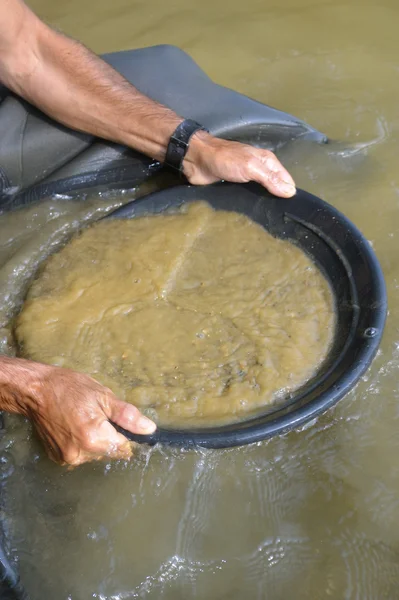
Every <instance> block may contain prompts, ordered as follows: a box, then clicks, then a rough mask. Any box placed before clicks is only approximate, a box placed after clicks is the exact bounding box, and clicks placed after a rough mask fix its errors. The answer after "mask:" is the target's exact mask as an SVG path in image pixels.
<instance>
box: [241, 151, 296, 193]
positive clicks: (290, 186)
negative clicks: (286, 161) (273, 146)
mask: <svg viewBox="0 0 399 600" xmlns="http://www.w3.org/2000/svg"><path fill="white" fill-rule="evenodd" d="M252 169H253V179H254V181H256V182H257V183H260V184H261V185H263V186H264V187H265V188H266V189H268V190H269V192H271V193H272V194H275V195H276V196H280V197H283V198H291V197H292V196H294V195H295V193H296V188H295V183H294V180H293V179H292V177H291V175H290V174H289V173H288V171H287V170H286V169H285V168H284V167H283V165H282V164H281V163H280V161H279V160H278V158H277V157H276V156H275V155H274V154H272V153H271V152H267V153H262V154H261V155H259V156H258V160H257V161H256V162H255V161H254V162H253V163H252Z"/></svg>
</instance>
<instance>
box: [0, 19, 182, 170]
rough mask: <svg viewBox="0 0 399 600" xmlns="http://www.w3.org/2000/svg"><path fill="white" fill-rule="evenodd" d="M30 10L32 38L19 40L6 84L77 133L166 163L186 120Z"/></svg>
mask: <svg viewBox="0 0 399 600" xmlns="http://www.w3.org/2000/svg"><path fill="white" fill-rule="evenodd" d="M26 10H27V11H28V16H27V17H26V18H25V21H26V22H28V23H29V25H30V27H29V33H28V32H26V33H25V32H21V33H20V34H19V35H18V40H17V45H22V46H23V47H22V49H21V50H20V51H19V52H18V53H16V51H15V49H14V51H13V54H12V55H10V56H12V59H10V61H9V63H8V62H7V60H5V61H4V63H3V64H4V66H3V79H5V83H6V85H8V87H10V89H11V90H12V91H14V92H15V93H17V94H18V95H20V96H22V97H23V98H25V99H26V100H28V101H29V102H31V103H32V104H34V105H35V106H37V107H38V108H40V109H41V110H42V111H43V112H45V113H46V114H48V115H49V116H50V117H52V118H54V119H55V120H57V121H59V122H61V123H63V124H64V125H67V126H68V127H71V128H72V129H76V130H80V131H85V132H88V133H91V134H93V135H95V136H98V137H101V138H105V139H109V140H112V141H116V142H119V143H121V144H124V145H126V146H129V147H132V148H135V149H137V150H139V151H141V152H143V153H144V154H147V155H148V156H150V157H152V158H155V159H157V160H161V161H162V160H163V159H164V157H165V152H166V147H167V143H168V141H169V138H170V136H171V134H172V132H173V131H174V130H175V129H176V127H177V125H178V124H179V123H180V122H181V121H182V118H181V117H179V116H178V115H176V114H175V113H174V112H173V111H171V110H169V109H168V108H166V107H164V106H162V105H160V104H158V103H157V102H154V101H152V100H151V99H149V98H147V97H146V96H144V95H143V94H141V93H140V92H139V91H138V90H137V89H136V88H134V87H133V86H132V85H131V84H130V83H129V82H128V81H126V80H125V79H124V78H123V77H122V76H121V75H120V74H119V73H117V72H116V71H115V70H114V69H113V68H112V67H110V66H109V65H108V64H106V63H105V62H104V61H103V60H102V59H100V58H99V57H98V56H96V55H94V54H93V53H91V52H90V51H89V50H87V49H86V48H85V47H84V46H83V45H81V44H80V43H78V42H76V41H74V40H72V39H70V38H68V37H66V36H64V35H62V34H60V33H57V32H56V31H53V30H52V29H51V28H49V27H47V25H45V24H44V23H42V22H41V21H40V20H39V19H37V18H36V17H35V15H33V13H31V12H30V11H29V9H26ZM22 36H25V38H24V40H22ZM26 36H29V38H28V42H27V41H26Z"/></svg>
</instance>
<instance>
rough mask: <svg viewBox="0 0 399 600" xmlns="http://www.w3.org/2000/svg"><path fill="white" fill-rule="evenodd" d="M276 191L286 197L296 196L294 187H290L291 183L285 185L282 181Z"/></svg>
mask: <svg viewBox="0 0 399 600" xmlns="http://www.w3.org/2000/svg"><path fill="white" fill-rule="evenodd" d="M278 189H279V190H280V191H281V192H282V193H283V194H285V195H287V196H294V195H295V194H296V187H295V185H292V183H287V182H286V181H282V182H281V183H280V184H279V186H278Z"/></svg>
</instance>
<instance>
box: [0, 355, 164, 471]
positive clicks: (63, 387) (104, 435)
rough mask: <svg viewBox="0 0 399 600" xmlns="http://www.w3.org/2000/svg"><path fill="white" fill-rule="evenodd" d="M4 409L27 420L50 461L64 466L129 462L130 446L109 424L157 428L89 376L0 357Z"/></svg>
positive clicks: (133, 429)
mask: <svg viewBox="0 0 399 600" xmlns="http://www.w3.org/2000/svg"><path fill="white" fill-rule="evenodd" d="M0 409H4V410H8V411H10V412H15V413H20V414H23V415H25V416H27V417H28V418H29V419H30V420H31V421H32V422H33V423H34V425H35V428H36V430H37V432H38V434H39V436H40V438H41V439H42V441H43V442H44V445H45V448H46V450H47V453H48V455H49V456H50V458H52V459H53V460H54V461H56V462H58V463H60V464H64V465H66V464H67V465H73V466H76V465H80V464H82V463H84V462H88V461H92V460H96V459H100V458H102V457H109V458H123V459H128V458H130V456H131V455H132V444H131V443H130V442H128V441H127V439H126V438H125V437H124V436H123V435H122V434H120V433H118V432H117V431H116V429H115V428H114V427H113V426H112V425H111V423H110V422H109V421H110V420H111V421H114V422H115V423H116V424H117V425H119V426H120V427H123V428H124V429H127V430H128V431H131V432H132V433H138V434H142V435H149V434H151V433H153V432H154V431H155V429H156V426H155V424H154V423H153V422H152V421H150V420H149V419H147V418H146V417H144V416H143V415H142V414H141V413H140V412H139V410H138V409H137V408H135V407H134V406H132V405H131V404H127V403H125V402H122V401H121V400H118V398H116V397H115V396H114V394H113V393H112V392H111V390H109V389H108V388H105V387H103V386H102V385H100V384H99V383H97V382H96V381H95V380H94V379H92V378H91V377H89V376H88V375H84V374H81V373H76V372H74V371H70V370H69V369H61V368H59V367H52V366H48V365H42V364H39V363H34V362H31V361H26V360H22V359H9V358H6V357H1V358H0Z"/></svg>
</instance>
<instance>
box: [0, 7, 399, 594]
mask: <svg viewBox="0 0 399 600" xmlns="http://www.w3.org/2000/svg"><path fill="white" fill-rule="evenodd" d="M31 5H32V6H33V8H34V9H36V10H37V12H38V13H39V14H40V15H41V16H42V17H44V18H45V19H47V20H48V21H49V22H51V23H52V24H54V25H55V26H57V27H59V28H61V29H62V30H64V31H65V32H67V33H69V34H70V35H73V36H75V37H77V38H79V39H81V40H82V41H83V42H84V43H85V44H86V45H88V46H90V47H91V48H93V49H94V50H95V51H97V52H106V51H112V50H118V49H126V48H130V47H139V46H148V45H152V44H158V43H172V44H176V45H178V46H180V47H182V48H183V49H184V50H186V51H188V52H189V53H190V54H191V55H192V56H193V58H194V59H196V60H197V61H198V62H199V64H200V65H201V67H202V68H204V69H205V70H206V71H207V72H208V74H209V75H210V76H211V77H212V78H213V79H215V80H216V81H218V82H219V83H221V84H224V85H227V86H229V87H232V88H235V89H237V90H238V91H240V92H243V93H245V94H247V95H249V96H252V97H254V98H256V99H258V100H260V101H262V102H265V103H267V104H271V105H272V106H275V107H277V108H280V109H282V110H286V111H288V112H291V113H293V114H295V115H296V116H298V117H300V118H302V119H304V120H305V121H307V122H309V123H310V124H311V125H313V126H314V127H316V128H318V129H319V130H321V131H323V132H324V133H326V134H327V135H328V136H329V138H331V139H333V140H336V143H334V144H332V145H331V146H329V145H327V146H323V147H320V146H316V147H311V148H310V149H308V151H306V152H300V153H299V152H296V151H295V149H292V151H290V149H288V150H287V151H286V152H285V153H284V155H283V156H282V158H283V160H284V162H285V164H286V166H287V167H288V168H289V169H290V170H291V172H292V173H293V175H294V176H295V179H296V181H297V184H298V185H299V186H300V187H303V188H305V189H307V190H308V191H310V192H313V193H316V194H317V195H319V196H321V197H323V198H324V199H325V200H327V201H328V202H330V203H332V204H333V205H335V206H336V207H337V208H339V209H340V210H342V211H343V212H344V213H345V214H346V215H347V216H348V217H349V218H351V219H352V220H353V221H354V222H355V223H356V225H357V226H358V227H359V228H360V229H361V230H362V231H363V233H364V234H365V235H366V237H367V238H368V239H369V240H370V242H371V243H372V244H373V247H374V249H375V251H376V253H377V255H378V257H379V259H380V261H381V264H382V267H383V269H384V273H385V276H386V282H387V287H388V295H389V317H388V322H387V327H386V331H385V335H384V339H383V343H382V345H381V349H380V351H379V353H378V355H377V358H376V359H375V361H374V363H373V365H372V367H371V368H370V370H369V371H368V373H367V374H366V376H365V377H364V378H363V380H362V381H361V382H360V383H359V384H358V386H357V387H356V389H355V390H354V391H353V392H352V393H350V394H349V395H348V396H347V397H346V398H345V399H344V400H342V401H341V402H340V403H339V404H338V405H337V406H336V407H335V408H334V409H333V410H330V411H329V412H328V413H327V414H325V415H324V416H322V417H321V418H319V419H318V420H317V422H315V423H313V424H310V425H309V426H307V427H305V428H303V429H302V430H298V431H293V432H291V433H289V434H287V435H285V436H280V437H277V438H273V439H271V440H269V441H267V442H263V443H260V444H256V445H252V446H247V447H243V448H235V449H231V450H224V451H187V450H178V449H169V448H168V449H167V448H162V447H161V448H156V449H153V450H148V449H146V448H141V449H139V450H138V452H137V457H136V459H135V460H133V461H132V462H131V463H129V464H125V463H117V464H115V463H112V464H111V463H110V464H106V465H104V464H103V463H102V464H96V465H85V466H83V467H81V468H79V469H76V470H73V471H67V470H65V469H62V468H60V467H58V466H56V465H54V464H52V463H50V461H48V459H47V458H46V457H45V455H44V453H43V452H42V449H41V447H40V444H39V443H38V442H37V441H36V440H35V437H34V435H32V432H31V430H30V427H29V425H28V424H26V423H25V422H24V421H22V420H21V419H19V418H9V419H8V429H7V435H6V436H4V437H3V439H2V441H1V444H2V451H3V452H2V459H1V461H0V470H1V477H2V479H3V482H4V489H5V491H6V496H5V503H4V505H3V507H2V511H3V513H4V515H5V518H6V520H7V523H8V528H9V534H10V546H11V550H12V555H13V557H14V559H15V560H18V563H19V568H20V572H21V577H22V581H23V583H24V585H25V587H26V589H27V591H28V592H29V593H30V595H31V598H32V600H47V599H49V600H50V599H51V600H87V599H89V598H96V599H98V600H131V599H134V598H146V599H149V600H153V599H154V600H155V599H156V600H158V599H162V600H180V599H181V600H194V599H195V600H224V599H226V600H227V599H229V600H241V599H244V598H245V599H251V600H252V599H254V600H263V599H264V600H266V599H267V600H288V599H295V600H302V599H303V600H305V599H312V600H313V599H324V598H326V599H330V598H332V599H336V600H344V599H345V600H383V599H387V600H395V599H399V531H398V527H397V524H398V522H399V461H398V455H397V454H396V453H397V452H398V451H399V435H398V429H399V386H398V374H399V368H398V366H399V311H398V308H399V261H398V258H397V251H398V235H399V210H398V209H399V175H398V169H397V160H398V158H397V157H398V147H399V137H398V133H399V132H398V126H399V109H398V92H399V85H398V84H399V59H398V49H399V41H398V37H397V22H398V18H399V7H397V3H396V2H395V1H394V0H391V1H387V0H385V1H382V2H380V3H379V5H378V6H377V5H376V3H375V2H369V1H367V0H363V2H361V3H359V2H356V1H355V0H352V1H350V2H343V3H339V4H338V3H333V2H331V1H330V2H328V1H325V2H323V1H315V2H312V3H309V2H307V1H306V0H291V1H290V0H247V2H245V3H242V2H238V1H236V0H231V1H230V2H228V3H227V2H225V1H222V0H212V1H210V0H202V1H201V2H195V1H193V2H191V3H189V2H184V1H183V0H172V1H171V2H163V1H161V0H152V1H151V2H140V1H135V2H133V1H132V0H113V2H106V1H104V0H96V1H95V0H86V2H84V3H83V2H81V1H79V2H78V1H77V0H69V1H68V2H60V1H54V0H53V1H51V2H50V1H49V0H34V1H32V2H31ZM120 201H121V200H120V199H115V200H110V199H109V198H108V199H101V200H100V199H93V200H88V201H86V202H85V203H83V204H82V203H81V204H78V203H71V202H66V201H63V200H60V199H58V200H57V199H54V200H50V201H48V203H47V204H43V205H41V206H40V207H30V208H28V209H24V210H23V211H20V212H18V213H14V214H11V215H8V216H6V217H5V218H3V217H2V222H0V229H1V239H2V244H3V245H2V247H1V257H0V260H1V264H2V268H1V271H0V278H1V282H2V289H3V292H2V295H1V298H0V305H1V311H0V312H1V314H0V316H1V317H2V318H3V317H5V315H6V314H7V313H8V311H9V308H10V306H12V305H15V302H18V299H19V298H20V294H21V290H22V288H23V283H24V281H25V279H24V278H25V276H27V275H29V273H30V272H31V271H32V270H33V269H34V267H35V265H36V264H37V261H38V260H39V258H40V257H43V256H44V254H45V253H46V252H47V251H49V250H51V249H53V248H54V247H55V245H56V244H57V243H58V242H59V241H60V240H61V239H62V237H63V236H64V235H65V233H66V232H67V231H70V230H71V228H72V229H73V228H75V227H77V226H78V225H79V223H81V222H82V221H83V220H91V219H94V218H98V216H100V215H101V214H104V212H106V211H108V210H109V209H110V207H111V206H116V205H118V203H119V202H120ZM28 256H29V260H27V257H28ZM3 321H6V318H4V319H3ZM3 349H4V350H5V351H7V343H6V341H5V340H3Z"/></svg>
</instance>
